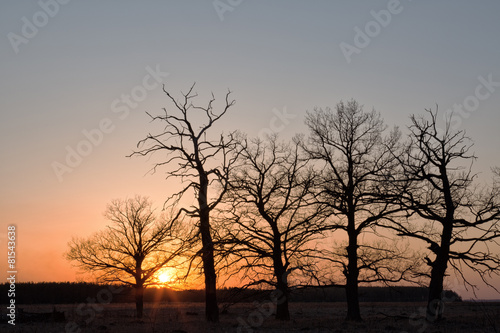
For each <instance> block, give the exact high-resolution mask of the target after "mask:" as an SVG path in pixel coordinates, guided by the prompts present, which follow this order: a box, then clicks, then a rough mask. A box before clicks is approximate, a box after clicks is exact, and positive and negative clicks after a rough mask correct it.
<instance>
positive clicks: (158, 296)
mask: <svg viewBox="0 0 500 333" xmlns="http://www.w3.org/2000/svg"><path fill="white" fill-rule="evenodd" d="M117 288H118V287H117V286H111V288H110V286H109V285H104V284H94V283H85V282H78V283H72V282H41V283H32V282H30V283H17V284H16V291H15V293H16V295H15V299H16V304H18V305H22V304H72V303H81V302H88V301H89V298H90V299H92V301H93V302H97V301H98V300H99V299H100V300H102V302H106V303H108V302H111V303H132V302H134V290H133V289H132V288H131V287H122V289H120V291H119V292H116V290H117ZM8 289H9V285H8V284H7V283H5V284H2V285H0V295H1V297H0V303H1V304H7V302H8V297H7V293H8ZM109 290H112V291H113V293H112V292H110V291H109ZM427 293H428V290H427V288H423V287H360V293H359V294H360V301H361V302H419V301H425V300H426V297H427ZM218 297H219V299H220V301H221V303H233V302H234V303H236V302H253V301H262V300H266V299H269V298H270V297H271V296H270V291H268V290H255V289H246V290H242V289H239V288H227V289H221V290H220V291H219V294H218ZM446 297H447V299H449V300H457V301H460V300H461V298H460V296H459V295H457V294H456V293H455V292H453V291H447V294H446ZM144 301H145V302H203V301H204V291H203V290H171V289H168V288H161V289H157V288H147V289H146V290H145V294H144ZM290 301H291V302H345V301H346V298H345V291H344V289H342V288H304V289H297V290H294V291H292V294H291V296H290Z"/></svg>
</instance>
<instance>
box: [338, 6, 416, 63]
mask: <svg viewBox="0 0 500 333" xmlns="http://www.w3.org/2000/svg"><path fill="white" fill-rule="evenodd" d="M407 1H412V0H407ZM403 9H404V7H403V5H402V4H401V1H400V0H389V2H387V6H386V9H382V10H379V11H375V10H371V11H370V15H371V16H372V17H373V20H370V21H368V22H367V23H366V24H365V25H364V27H363V29H361V28H360V27H359V26H355V27H354V33H355V34H354V38H353V41H352V44H349V43H347V42H342V43H340V44H339V46H340V50H341V51H342V54H343V55H344V58H345V60H346V61H347V63H348V64H350V63H351V61H352V56H353V55H354V54H360V53H361V51H362V50H363V49H364V48H366V47H367V46H368V45H370V43H371V42H372V40H373V39H374V38H375V37H377V36H378V35H380V33H381V32H382V29H383V28H387V27H388V26H389V24H390V23H391V22H392V18H393V16H394V15H398V14H400V13H401V12H402V11H403Z"/></svg>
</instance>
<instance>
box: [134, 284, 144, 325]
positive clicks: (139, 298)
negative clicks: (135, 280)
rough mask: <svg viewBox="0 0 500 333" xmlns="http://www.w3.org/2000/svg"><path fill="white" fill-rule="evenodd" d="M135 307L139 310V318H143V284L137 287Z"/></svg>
mask: <svg viewBox="0 0 500 333" xmlns="http://www.w3.org/2000/svg"><path fill="white" fill-rule="evenodd" d="M135 308H136V310H137V318H142V315H143V312H144V286H142V285H138V286H136V287H135Z"/></svg>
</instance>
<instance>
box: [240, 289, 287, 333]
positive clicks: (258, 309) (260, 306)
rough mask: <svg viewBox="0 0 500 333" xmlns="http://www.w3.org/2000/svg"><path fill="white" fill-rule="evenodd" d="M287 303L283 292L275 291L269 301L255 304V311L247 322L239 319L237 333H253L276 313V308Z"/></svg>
mask: <svg viewBox="0 0 500 333" xmlns="http://www.w3.org/2000/svg"><path fill="white" fill-rule="evenodd" d="M285 301H286V297H285V295H284V293H283V292H282V291H281V290H278V289H275V290H273V291H272V292H271V295H270V297H269V300H266V301H263V302H262V303H259V302H253V305H254V307H255V308H254V310H253V311H251V312H250V313H249V314H248V316H247V318H246V320H245V319H243V318H242V317H238V318H237V321H238V327H237V328H236V332H237V333H252V332H254V330H253V328H257V327H260V326H262V324H263V323H264V321H265V320H266V319H267V318H269V317H271V316H272V314H273V313H274V308H275V307H276V305H278V304H283V303H284V302H285Z"/></svg>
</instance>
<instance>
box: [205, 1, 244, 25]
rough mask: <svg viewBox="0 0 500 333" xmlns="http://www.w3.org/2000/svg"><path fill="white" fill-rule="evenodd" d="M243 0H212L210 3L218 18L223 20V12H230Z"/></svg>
mask: <svg viewBox="0 0 500 333" xmlns="http://www.w3.org/2000/svg"><path fill="white" fill-rule="evenodd" d="M242 2H243V0H214V1H213V2H212V5H213V6H214V9H215V11H216V12H217V16H219V20H221V22H222V21H224V14H225V13H227V12H232V11H233V10H234V9H235V8H236V7H238V6H239V5H241V3H242Z"/></svg>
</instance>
